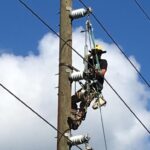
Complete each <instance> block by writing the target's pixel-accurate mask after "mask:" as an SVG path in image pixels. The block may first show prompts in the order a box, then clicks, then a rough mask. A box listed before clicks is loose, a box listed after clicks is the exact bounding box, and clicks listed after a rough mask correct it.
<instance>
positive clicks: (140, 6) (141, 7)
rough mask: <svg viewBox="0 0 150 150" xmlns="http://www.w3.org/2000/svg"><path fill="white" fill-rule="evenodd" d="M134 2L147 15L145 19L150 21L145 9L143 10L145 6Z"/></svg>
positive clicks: (135, 0)
mask: <svg viewBox="0 0 150 150" xmlns="http://www.w3.org/2000/svg"><path fill="white" fill-rule="evenodd" d="M134 2H135V4H136V5H137V6H138V8H139V9H140V10H141V12H142V13H143V14H144V15H145V17H146V18H147V19H148V20H149V21H150V16H149V15H148V13H147V12H146V11H145V9H144V8H143V6H142V5H141V4H140V3H139V2H138V1H137V0H134Z"/></svg>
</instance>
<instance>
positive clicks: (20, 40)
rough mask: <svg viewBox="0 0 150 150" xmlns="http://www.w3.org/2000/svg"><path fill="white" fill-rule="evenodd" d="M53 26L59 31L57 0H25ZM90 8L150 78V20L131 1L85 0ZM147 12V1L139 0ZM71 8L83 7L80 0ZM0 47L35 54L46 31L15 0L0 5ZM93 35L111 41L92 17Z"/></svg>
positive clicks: (149, 8) (8, 0)
mask: <svg viewBox="0 0 150 150" xmlns="http://www.w3.org/2000/svg"><path fill="white" fill-rule="evenodd" d="M25 2H26V3H27V4H28V5H29V6H30V7H31V8H32V9H33V10H35V11H36V12H37V13H38V14H39V15H40V16H41V17H42V18H43V19H44V20H45V21H46V22H47V23H48V24H49V25H50V26H51V27H52V28H54V29H55V30H56V31H57V32H58V31H59V26H58V25H59V14H58V13H59V1H58V0H56V1H50V0H44V1H40V0H36V1H33V0H26V1H25ZM84 2H85V3H86V4H87V5H88V6H91V7H92V8H93V11H94V13H95V15H96V16H97V17H98V18H99V20H100V21H101V22H102V23H103V25H104V26H105V27H106V29H107V30H108V31H109V33H110V34H111V35H112V37H113V38H114V39H115V40H116V41H117V43H118V44H119V45H120V46H121V47H123V49H124V51H125V53H126V54H127V55H128V56H129V55H134V56H135V57H136V59H137V60H138V61H139V63H140V64H141V66H142V69H141V72H142V74H143V75H144V76H145V78H146V79H147V80H148V81H150V77H149V72H150V67H149V66H148V65H149V56H150V51H149V49H150V45H149V36H150V28H149V26H150V21H149V20H148V19H147V18H146V17H145V16H144V15H143V14H142V13H141V11H140V10H139V8H138V7H137V5H136V4H135V2H134V0H132V1H131V0H126V1H120V0H115V1H110V0H101V1H91V0H87V1H84ZM139 2H140V3H141V5H142V6H143V7H144V8H145V10H146V11H147V13H148V14H150V7H149V6H150V2H149V1H139ZM73 7H74V8H78V7H82V5H81V4H80V2H79V1H73ZM0 10H1V13H0V18H1V28H0V33H1V36H0V48H1V49H5V51H6V49H7V52H8V53H14V54H16V55H27V54H28V53H29V52H31V51H32V52H33V53H34V54H38V51H37V48H36V45H37V43H38V41H39V40H40V38H41V37H42V36H43V35H44V34H45V33H47V32H49V30H48V29H47V28H46V27H45V26H44V25H43V24H41V23H40V22H39V21H38V20H37V19H36V18H35V17H33V16H32V15H31V14H30V13H29V12H28V11H27V10H26V9H25V8H24V7H22V5H20V3H19V2H18V1H17V0H11V1H10V0H1V5H0ZM91 20H92V24H93V27H94V31H95V36H96V37H98V38H101V39H102V40H104V41H106V42H109V43H112V41H111V40H110V39H109V37H108V36H107V35H106V34H105V33H104V31H103V30H102V29H101V28H100V26H99V25H98V24H97V22H96V21H95V20H94V19H92V18H91ZM84 22H85V19H84V18H83V19H80V20H78V21H74V23H73V28H75V27H77V26H84Z"/></svg>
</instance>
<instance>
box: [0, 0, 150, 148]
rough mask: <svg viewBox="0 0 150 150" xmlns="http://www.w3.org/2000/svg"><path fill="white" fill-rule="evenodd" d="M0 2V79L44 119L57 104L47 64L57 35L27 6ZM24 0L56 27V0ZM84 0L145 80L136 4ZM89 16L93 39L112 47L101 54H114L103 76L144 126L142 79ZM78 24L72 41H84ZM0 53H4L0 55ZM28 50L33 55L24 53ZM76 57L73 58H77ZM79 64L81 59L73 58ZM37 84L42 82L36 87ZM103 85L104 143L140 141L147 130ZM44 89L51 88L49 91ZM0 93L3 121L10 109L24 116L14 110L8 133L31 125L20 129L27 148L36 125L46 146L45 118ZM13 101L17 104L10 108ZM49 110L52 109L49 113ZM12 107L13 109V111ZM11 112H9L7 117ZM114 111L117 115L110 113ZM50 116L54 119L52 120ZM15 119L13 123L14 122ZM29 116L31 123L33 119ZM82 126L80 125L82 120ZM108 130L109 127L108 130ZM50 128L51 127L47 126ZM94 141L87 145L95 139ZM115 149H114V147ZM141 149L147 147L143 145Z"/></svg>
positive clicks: (146, 32) (145, 24) (149, 6)
mask: <svg viewBox="0 0 150 150" xmlns="http://www.w3.org/2000/svg"><path fill="white" fill-rule="evenodd" d="M0 2H1V4H0V11H1V13H0V19H1V28H0V33H1V34H0V54H1V55H0V66H1V67H0V69H1V70H0V71H1V74H0V79H1V80H4V83H6V85H9V87H11V89H14V91H15V93H16V94H17V95H18V96H21V97H23V98H24V99H25V100H26V99H27V100H28V99H33V101H28V103H29V104H31V106H35V107H34V108H37V109H38V110H40V111H41V112H42V113H43V114H44V115H45V116H46V118H48V119H49V118H51V117H50V114H53V109H54V108H55V107H57V105H56V101H55V102H54V101H49V100H50V98H51V97H54V98H53V100H56V99H57V91H56V90H54V88H53V87H55V86H57V81H56V79H55V80H54V74H55V73H57V71H58V70H57V68H55V67H53V64H51V62H55V63H54V64H57V63H58V62H57V59H58V58H57V59H55V56H56V55H58V53H57V54H56V51H57V52H58V39H57V38H56V37H54V36H53V35H52V34H48V33H49V32H50V31H49V30H48V29H47V28H46V27H45V26H44V25H43V24H42V23H41V22H39V20H37V18H35V17H34V16H32V15H31V13H30V12H28V10H26V9H25V8H24V7H23V6H22V5H21V4H20V3H19V2H18V1H17V0H1V1H0ZM24 2H26V3H27V4H28V5H29V6H30V7H31V8H32V9H33V10H34V11H35V12H37V14H39V15H40V16H41V17H42V18H43V19H44V20H45V21H46V22H47V23H48V24H49V25H50V26H51V27H52V28H53V29H54V30H56V31H57V32H59V1H58V0H55V1H54V0H53V1H52V0H51V1H50V0H42V1H41V0H25V1H24ZM84 2H85V3H86V4H87V5H88V6H91V7H92V8H93V12H94V14H95V15H96V16H97V17H98V18H99V20H100V21H101V22H102V23H103V25H104V26H105V27H106V28H107V30H108V31H109V33H110V34H111V35H112V36H113V38H114V39H115V40H116V41H117V43H118V44H119V45H120V46H121V47H122V48H123V50H124V52H125V53H126V54H127V55H128V56H134V57H135V59H136V60H137V62H138V63H137V64H140V65H141V73H142V74H143V75H144V76H145V78H146V79H147V80H148V82H150V76H149V73H150V67H149V56H150V45H149V36H150V28H149V26H150V21H149V20H147V18H146V17H145V16H144V15H143V14H142V13H141V11H140V10H139V8H138V7H137V5H136V4H135V3H134V0H132V1H131V0H126V1H120V0H115V1H112V0H98V1H93V0H87V1H85V0H84ZM139 2H140V3H141V4H142V6H143V7H144V8H145V10H146V11H147V13H148V14H150V1H146V0H145V1H141V0H139ZM79 7H82V5H81V4H80V3H79V2H78V0H76V1H74V0H73V8H79ZM85 21H86V20H85V18H82V19H79V20H75V21H74V22H73V28H74V29H76V28H77V27H79V26H84V24H85ZM91 21H92V24H93V28H94V32H95V37H96V39H98V40H103V41H104V45H105V47H107V48H108V49H111V48H112V50H109V52H108V56H106V57H107V58H109V59H110V58H114V60H109V62H110V64H109V66H110V68H109V70H108V79H109V80H110V81H111V83H112V85H113V86H115V89H117V91H119V94H121V96H123V97H125V98H126V100H127V101H128V103H129V104H130V105H131V106H132V108H134V110H135V111H136V113H138V116H140V118H142V120H143V121H144V122H145V123H146V125H147V126H148V127H149V122H148V121H149V112H146V110H145V106H146V103H147V102H148V100H149V92H148V90H147V91H146V90H145V87H144V86H143V84H141V82H139V80H138V79H137V74H135V72H134V71H133V70H132V69H131V67H130V64H129V63H126V61H124V58H123V57H122V56H120V53H118V52H116V51H117V50H116V49H115V48H114V47H113V46H112V45H111V44H112V41H111V40H110V39H109V37H108V36H107V35H106V34H105V33H104V31H103V30H102V29H101V28H100V26H99V25H98V24H97V22H96V21H95V20H94V19H93V18H92V17H91ZM78 30H79V28H78V29H77V30H74V34H75V37H78V38H79V39H77V38H75V41H77V42H78V43H79V41H81V40H83V42H84V39H83V35H80V32H79V31H78ZM49 41H50V42H49ZM83 42H81V45H79V44H76V45H74V46H75V48H76V49H78V48H79V49H82V48H83ZM106 43H107V44H106ZM51 50H55V51H51ZM106 50H107V49H106ZM6 53H7V54H8V55H3V54H6ZM31 53H32V54H33V55H29V54H31ZM10 54H13V55H10ZM18 56H20V57H18ZM76 60H78V58H77V59H76ZM76 63H78V62H76ZM4 64H5V65H4ZM32 64H33V65H32ZM122 64H123V65H122ZM137 64H136V65H137ZM7 65H8V66H7ZM128 65H129V66H128ZM79 66H81V64H79ZM137 66H138V65H137ZM53 69H54V70H53ZM41 70H42V71H41ZM131 70H132V71H131ZM10 74H11V76H10ZM116 75H118V76H117V77H118V78H117V80H114V79H116ZM111 77H113V78H111ZM56 78H57V77H56ZM50 79H52V80H50ZM49 80H50V81H49ZM30 83H34V84H30ZM49 83H51V84H49ZM125 83H126V84H125ZM29 85H30V86H29ZM41 85H44V86H43V87H42V88H41ZM20 87H21V88H20ZM40 88H41V89H40ZM106 89H107V90H108V91H104V93H105V95H106V98H107V97H108V99H109V100H110V101H109V102H108V106H107V107H106V108H105V118H106V120H105V121H106V124H105V125H106V130H107V136H109V139H113V138H114V140H110V143H111V142H112V143H113V141H115V142H114V143H115V144H114V143H113V144H112V143H111V146H112V147H113V146H114V145H115V146H117V145H118V142H120V143H121V144H124V146H125V148H126V149H127V148H132V147H131V146H132V144H133V143H134V144H133V147H134V146H135V147H136V145H137V144H136V143H141V142H142V143H144V142H145V140H147V139H148V135H147V133H145V130H144V131H143V128H141V126H140V125H139V124H138V123H137V122H136V121H135V120H134V118H133V116H132V115H131V114H130V113H129V111H128V110H127V111H126V110H124V109H122V105H121V104H120V103H118V102H115V101H111V100H112V99H113V100H116V99H117V96H116V95H115V94H114V93H113V92H112V90H110V88H108V86H106V88H105V89H104V90H106ZM132 90H133V91H132ZM26 91H28V92H26ZM49 91H53V92H51V93H50V92H49ZM33 93H34V94H33ZM1 95H2V96H3V98H2V99H4V98H6V101H7V103H6V104H8V106H10V108H11V109H10V108H8V109H9V110H10V115H9V113H8V114H7V111H6V112H5V107H2V106H3V105H4V106H5V105H6V104H5V103H4V101H1V103H2V104H1V103H0V107H2V108H3V109H0V111H1V110H2V113H0V118H1V115H2V114H6V117H8V118H6V120H4V123H3V124H4V127H5V126H6V125H7V124H8V122H7V119H8V120H9V119H10V120H11V119H12V121H14V119H13V117H15V115H16V114H22V113H23V114H24V116H25V118H22V116H20V115H18V118H15V119H16V120H15V121H14V122H15V123H14V122H13V124H12V127H13V128H12V131H14V132H13V134H12V135H16V132H15V129H16V128H17V127H19V129H20V128H21V129H20V131H22V129H23V130H25V131H28V130H29V131H31V132H30V133H28V132H27V133H25V135H26V134H27V135H26V136H27V138H24V139H25V140H24V141H27V140H28V136H29V137H30V140H31V141H30V140H29V143H30V144H29V143H28V141H27V144H25V145H29V146H30V148H31V149H33V148H32V140H33V139H34V138H35V137H34V138H33V139H32V136H34V135H33V134H32V130H34V133H37V132H38V133H37V134H39V135H40V133H39V132H40V131H39V130H44V132H41V133H42V134H43V136H41V137H44V138H46V142H45V141H44V140H45V139H44V138H43V141H42V143H43V145H44V146H45V143H46V145H48V146H47V147H49V137H50V136H51V135H49V128H48V129H47V128H46V129H45V124H44V125H43V124H42V123H41V122H40V121H39V120H38V118H37V119H36V117H35V116H32V114H28V113H29V112H27V111H26V109H24V107H21V106H20V105H19V107H18V104H17V103H16V102H14V103H15V104H12V105H11V103H12V102H11V103H10V101H9V100H8V99H9V97H8V98H7V95H8V94H6V95H4V93H3V92H2V91H1ZM49 97H50V98H49ZM141 98H142V100H141ZM145 99H146V100H145ZM114 103H115V104H114ZM52 104H53V105H52ZM54 104H55V105H54ZM114 105H115V106H114ZM12 106H13V107H12ZM49 106H53V107H54V108H49ZM14 107H15V108H16V107H17V108H16V109H15V108H14ZM107 108H108V109H107ZM116 108H117V109H116ZM17 109H19V113H18V111H16V110H17ZM49 111H50V112H52V113H50V112H49ZM55 111H56V109H55ZM111 111H112V112H111ZM13 112H15V113H16V114H15V113H13ZM20 112H21V113H20ZM92 113H93V112H92ZM55 114H56V113H55ZM112 114H113V115H114V116H113V117H112V118H113V119H114V120H113V119H112V120H111V121H112V122H111V121H110V116H111V115H112ZM118 114H119V116H118ZM12 115H14V116H13V117H12ZM92 115H93V114H90V113H89V119H91V118H94V117H95V115H93V116H94V117H93V116H92ZM128 115H129V116H128ZM91 116H92V117H91ZM116 116H117V117H118V118H116ZM28 117H29V120H30V121H31V120H32V121H33V122H32V121H31V123H30V121H28ZM32 117H33V118H34V117H35V118H34V119H35V120H34V119H32ZM52 117H53V118H52V119H51V121H52V123H53V120H55V121H56V117H55V116H52ZM90 117H91V118H90ZM130 117H131V118H130ZM20 118H21V119H20ZM122 118H124V120H122V121H121V122H120V119H122ZM95 119H97V118H95ZM126 119H127V121H126ZM20 120H23V121H20ZM26 120H27V121H26ZM87 120H88V118H87ZM116 120H117V121H118V123H116ZM24 121H25V122H26V123H27V125H26V124H25V125H24V124H22V122H24ZM55 121H54V123H56V122H55ZM16 122H17V123H18V122H19V123H18V124H17V125H16ZM34 122H36V123H35V124H34ZM5 123H6V125H5ZM9 123H10V122H9ZM28 123H29V125H28ZM96 123H97V122H95V124H96ZM20 124H21V125H20ZM37 124H38V125H39V127H37ZM41 124H42V125H41ZM120 124H121V125H120ZM84 125H85V124H84ZM84 125H83V126H84ZM119 125H120V126H119ZM16 126H17V127H16ZM26 126H27V127H26ZM35 126H36V127H37V128H38V129H37V130H36V128H35V129H34V127H35ZM83 126H82V128H83ZM112 126H117V127H118V130H116V129H115V128H113V129H112V128H111V127H112ZM15 127H16V128H15ZM84 127H85V129H86V126H84ZM93 128H95V127H93ZM7 129H8V128H7V127H6V128H5V129H4V131H5V132H3V131H1V130H0V133H1V135H7V134H6V133H7V132H8V134H9V131H10V133H11V127H10V128H9V130H7ZM111 130H113V132H112V131H111ZM16 131H17V130H16ZM87 131H88V129H87ZM89 131H91V128H89ZM22 132H23V131H22ZM51 132H54V131H53V130H52V129H51ZM92 132H93V131H92ZM110 132H111V134H110V135H108V133H110ZM127 132H128V134H129V135H131V139H129V138H128V137H126V136H128V135H126V134H124V133H127ZM134 132H135V133H134ZM47 133H48V134H47ZM136 133H137V135H136ZM20 134H21V133H20ZM20 134H19V135H18V134H17V135H18V137H19V136H20ZM28 134H29V135H28ZM23 135H24V134H23ZM93 135H94V133H93ZM132 135H133V138H132ZM21 136H22V134H21ZM35 136H36V135H35ZM2 137H3V136H2ZM41 137H40V136H39V137H38V136H37V139H38V140H39V141H40V140H41ZM120 137H121V138H120ZM100 138H102V136H100ZM100 138H97V139H94V140H93V141H94V142H95V143H96V141H98V142H99V139H100ZM140 138H141V139H140ZM128 139H129V141H128ZM8 140H12V139H11V137H9V138H8V137H6V140H5V142H6V143H7V141H8ZM101 140H102V139H101ZM0 141H2V140H0ZM16 141H17V140H15V138H14V140H12V143H15V142H16ZM53 141H54V139H53ZM124 141H125V142H124ZM5 142H4V143H3V144H4V146H6V144H5ZM21 142H22V141H21ZM40 142H41V141H40ZM94 142H93V143H94ZM98 142H97V143H98ZM126 142H127V143H128V142H129V143H130V142H131V143H130V144H129V145H128V144H126ZM132 142H133V143H132ZM18 143H19V142H18ZM95 143H94V144H93V145H95ZM36 144H37V141H34V144H33V145H36ZM144 144H145V143H144ZM144 144H143V145H144ZM0 145H1V143H0ZM10 145H11V143H10ZM12 145H13V144H12ZM14 145H15V144H14ZM14 145H13V146H14ZM20 145H21V144H20ZM141 145H142V144H141ZM145 145H146V144H145ZM115 146H114V149H115ZM126 146H127V147H126ZM128 146H129V147H128ZM14 147H15V146H14ZM135 147H134V148H135ZM147 147H148V146H147ZM14 149H15V148H14ZM18 149H19V148H18ZM18 149H17V150H18ZM20 149H21V148H20ZM25 149H26V148H25ZM27 149H28V148H27ZM37 149H38V148H37ZM47 149H48V148H47ZM118 149H119V150H120V148H118ZM135 149H136V148H135ZM139 149H140V148H139ZM5 150H9V148H8V149H7V148H6V149H5ZM15 150H16V149H15ZM146 150H148V148H147V149H146Z"/></svg>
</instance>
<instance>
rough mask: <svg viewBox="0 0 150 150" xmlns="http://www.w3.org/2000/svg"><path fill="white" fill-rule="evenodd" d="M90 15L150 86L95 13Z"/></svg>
mask: <svg viewBox="0 0 150 150" xmlns="http://www.w3.org/2000/svg"><path fill="white" fill-rule="evenodd" d="M79 1H80V3H81V4H82V5H83V6H84V7H85V8H88V7H87V5H86V4H85V3H84V2H83V1H82V0H79ZM91 15H92V16H93V18H94V19H95V20H96V22H97V23H98V24H99V25H100V27H101V28H102V29H103V30H104V31H105V33H106V34H107V35H108V36H109V38H110V39H111V40H112V41H113V43H114V44H115V45H116V46H117V48H118V49H119V50H120V52H121V53H122V54H123V55H124V57H125V58H126V59H127V60H128V62H129V63H130V64H131V66H132V67H133V68H134V69H135V71H136V72H137V73H138V74H139V76H140V77H141V79H142V80H143V81H144V82H145V83H146V84H147V86H148V87H149V88H150V84H149V82H148V81H147V80H146V78H145V77H144V76H143V75H142V74H141V73H140V71H139V70H138V69H137V68H136V66H135V65H134V64H133V62H132V61H131V60H130V59H129V58H128V56H127V55H126V54H125V52H124V51H123V50H122V49H121V47H120V46H119V44H118V43H117V42H116V40H115V39H114V38H113V37H112V36H111V34H110V33H109V32H108V30H107V29H106V28H105V26H104V25H103V24H102V23H101V22H100V20H99V19H98V18H97V17H96V15H95V14H94V13H93V12H92V13H91Z"/></svg>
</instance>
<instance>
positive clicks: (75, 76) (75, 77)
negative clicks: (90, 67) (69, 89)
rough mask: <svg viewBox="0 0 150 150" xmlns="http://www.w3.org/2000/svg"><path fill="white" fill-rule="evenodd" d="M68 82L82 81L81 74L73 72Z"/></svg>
mask: <svg viewBox="0 0 150 150" xmlns="http://www.w3.org/2000/svg"><path fill="white" fill-rule="evenodd" d="M69 78H70V80H72V81H79V80H82V79H83V72H73V73H72V74H71V75H70V77H69Z"/></svg>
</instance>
